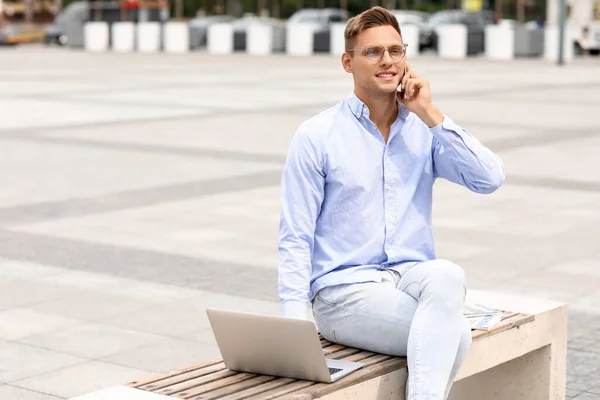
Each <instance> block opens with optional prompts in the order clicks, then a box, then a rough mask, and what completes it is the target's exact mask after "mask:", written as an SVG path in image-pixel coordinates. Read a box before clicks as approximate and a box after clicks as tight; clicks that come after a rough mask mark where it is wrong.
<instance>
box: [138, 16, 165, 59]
mask: <svg viewBox="0 0 600 400" xmlns="http://www.w3.org/2000/svg"><path fill="white" fill-rule="evenodd" d="M160 30H161V29H160V23H159V22H139V23H138V26H137V49H138V51H139V52H140V53H156V52H158V51H160V41H161V40H160V39H161V34H160Z"/></svg>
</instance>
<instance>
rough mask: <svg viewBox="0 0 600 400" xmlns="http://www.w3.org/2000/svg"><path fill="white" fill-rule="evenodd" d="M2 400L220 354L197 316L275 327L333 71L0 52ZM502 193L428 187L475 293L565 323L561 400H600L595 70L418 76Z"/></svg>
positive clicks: (445, 240)
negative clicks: (309, 153)
mask: <svg viewBox="0 0 600 400" xmlns="http://www.w3.org/2000/svg"><path fill="white" fill-rule="evenodd" d="M0 60H2V62H1V63H0V82H1V83H0V110H1V111H0V154H2V156H1V157H0V170H1V171H2V172H1V173H0V399H2V400H19V399H20V400H33V399H35V400H48V399H60V398H69V397H71V396H75V395H77V394H80V393H84V392H88V391H91V390H94V389H97V388H101V387H105V386H109V385H113V384H120V383H124V382H127V381H129V380H132V379H135V378H139V377H142V376H146V375H148V374H150V373H153V372H162V371H165V370H169V369H172V368H177V367H182V366H185V365H189V364H192V363H195V362H198V361H199V360H201V359H205V358H207V357H213V356H215V355H217V354H218V352H217V349H216V347H215V344H214V341H213V338H212V334H211V332H210V329H209V327H208V323H207V320H206V317H205V315H204V309H205V308H206V307H230V308H236V309H242V310H255V311H260V312H264V313H272V314H277V313H279V306H278V304H277V301H276V268H277V243H276V242H277V224H278V204H279V199H278V183H279V176H280V171H281V165H282V162H283V160H284V159H285V155H286V151H287V146H288V143H289V140H290V138H291V137H292V135H293V134H294V131H295V129H296V127H297V126H298V124H299V123H300V122H301V121H303V120H304V119H306V118H308V117H310V116H312V115H314V114H315V113H317V112H320V111H322V110H323V109H325V108H326V107H329V106H331V105H333V104H335V102H337V101H338V100H339V99H340V98H341V97H342V96H345V95H347V94H348V93H349V91H350V90H351V86H350V85H351V80H350V77H349V76H347V75H346V74H345V73H344V72H343V71H342V69H341V68H340V66H339V61H338V59H337V58H332V57H329V56H318V57H311V58H290V57H285V56H273V57H256V58H253V57H248V56H245V55H233V56H228V57H209V56H207V55H205V54H193V55H189V56H168V55H139V54H130V55H127V54H121V55H114V54H83V53H80V52H76V51H69V50H64V49H44V48H37V47H29V48H28V47H23V48H17V49H0ZM413 66H414V67H415V69H416V70H417V71H418V72H419V73H420V74H421V75H422V76H424V77H427V78H428V79H430V80H431V82H432V88H433V94H434V101H435V103H436V104H438V106H439V107H440V108H441V109H442V110H443V111H444V112H445V113H446V114H448V115H450V116H451V117H452V118H453V119H454V120H455V121H456V122H458V123H459V124H461V125H462V126H463V127H465V128H466V129H468V130H469V131H471V132H472V133H473V134H475V136H477V137H478V138H479V139H480V140H482V141H483V142H484V143H485V144H486V145H488V146H490V147H491V148H492V149H493V150H495V151H497V152H498V153H499V154H500V155H501V156H502V158H503V160H504V162H505V164H506V168H507V175H508V178H507V182H506V184H505V185H504V186H503V187H502V188H501V189H500V190H499V191H497V192H496V193H494V194H493V195H490V196H479V195H475V194H472V193H469V192H468V191H467V190H465V189H463V188H460V187H457V186H454V185H452V184H449V183H446V182H442V181H440V182H438V183H437V184H436V193H435V206H434V213H435V215H434V226H435V234H436V240H437V246H438V256H439V257H446V258H449V259H452V260H453V261H456V262H457V263H459V264H461V265H462V266H463V267H464V268H465V269H466V271H467V274H468V279H469V285H470V286H471V287H473V288H478V289H488V290H494V291H498V292H506V293H520V292H527V293H528V294H530V295H535V296H539V297H546V298H551V299H556V300H560V301H565V302H568V303H569V304H570V310H571V311H570V341H569V355H568V358H569V360H568V396H569V398H576V399H578V400H584V399H599V398H600V265H599V260H600V247H599V246H598V243H599V240H598V238H599V237H600V228H598V226H599V223H600V212H599V211H600V172H598V171H600V158H599V157H598V152H599V150H600V122H599V120H598V115H597V114H598V110H599V109H600V95H599V94H598V93H599V90H600V74H598V72H597V71H598V68H599V65H598V62H597V60H595V59H592V60H583V61H582V60H578V61H576V62H575V63H573V64H571V65H569V66H568V67H566V68H559V67H556V66H555V65H552V64H548V63H547V62H544V61H541V60H519V61H516V62H488V61H486V60H484V59H471V60H468V61H440V60H437V59H435V58H433V57H430V56H427V57H423V58H420V59H415V60H414V61H413Z"/></svg>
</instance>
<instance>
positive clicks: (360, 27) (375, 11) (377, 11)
mask: <svg viewBox="0 0 600 400" xmlns="http://www.w3.org/2000/svg"><path fill="white" fill-rule="evenodd" d="M386 25H389V26H391V27H392V28H394V29H395V30H396V31H397V32H398V33H399V34H400V36H402V33H401V32H400V26H399V25H398V20H397V19H396V17H395V16H394V14H392V13H391V12H389V11H388V10H386V9H385V8H383V7H380V6H376V7H373V8H370V9H368V10H366V11H363V12H362V13H360V14H358V15H357V16H355V17H352V18H350V20H349V21H348V24H347V25H346V31H345V32H344V39H345V40H346V51H349V50H352V49H353V48H354V43H355V40H356V37H357V36H358V35H360V34H361V33H362V32H364V31H365V30H367V29H369V28H373V27H376V26H386Z"/></svg>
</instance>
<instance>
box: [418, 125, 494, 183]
mask: <svg viewBox="0 0 600 400" xmlns="http://www.w3.org/2000/svg"><path fill="white" fill-rule="evenodd" d="M430 131H431V133H432V135H433V142H432V152H433V165H434V175H435V177H441V178H445V179H447V180H449V181H451V182H454V183H458V184H460V185H462V186H465V187H467V188H468V189H469V190H471V191H473V192H476V193H481V194H487V193H492V192H494V191H495V190H496V189H498V188H499V187H500V186H501V185H502V183H503V182H504V179H505V171H504V164H503V162H502V160H501V159H500V157H499V156H498V155H496V154H494V153H493V152H492V151H491V150H490V149H488V148H487V147H485V146H483V145H482V144H481V143H480V142H479V141H478V140H477V139H476V138H475V137H473V136H472V135H471V134H469V133H468V132H466V131H465V130H464V129H462V128H461V127H460V126H458V125H457V124H455V123H454V122H453V121H452V120H451V119H450V118H448V117H447V116H444V120H443V121H442V123H440V124H439V125H437V126H435V127H433V128H430Z"/></svg>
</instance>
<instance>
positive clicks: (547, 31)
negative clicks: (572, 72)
mask: <svg viewBox="0 0 600 400" xmlns="http://www.w3.org/2000/svg"><path fill="white" fill-rule="evenodd" d="M578 33H579V30H578V29H576V28H574V27H572V26H568V25H567V26H565V37H564V39H565V40H564V42H563V60H564V61H565V62H569V61H572V60H573V58H574V56H575V49H574V47H573V41H574V40H575V38H577V35H578ZM559 35H560V32H559V27H558V26H556V25H550V26H547V27H546V28H544V58H545V59H546V60H548V61H551V62H558V42H559V39H558V38H559Z"/></svg>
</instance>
